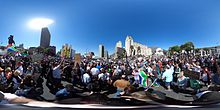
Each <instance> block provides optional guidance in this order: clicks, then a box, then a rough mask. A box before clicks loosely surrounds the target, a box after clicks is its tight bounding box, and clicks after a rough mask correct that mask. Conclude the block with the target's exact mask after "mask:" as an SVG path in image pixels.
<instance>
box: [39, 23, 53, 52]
mask: <svg viewBox="0 0 220 110" xmlns="http://www.w3.org/2000/svg"><path fill="white" fill-rule="evenodd" d="M50 37H51V36H50V32H49V29H48V28H47V27H45V28H42V30H41V39H40V46H41V47H44V48H48V47H49V46H50Z"/></svg>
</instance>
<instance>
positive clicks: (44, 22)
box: [28, 18, 54, 29]
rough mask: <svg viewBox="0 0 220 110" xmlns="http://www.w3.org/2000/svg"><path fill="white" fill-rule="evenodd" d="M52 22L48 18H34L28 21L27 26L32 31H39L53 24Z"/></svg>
mask: <svg viewBox="0 0 220 110" xmlns="http://www.w3.org/2000/svg"><path fill="white" fill-rule="evenodd" d="M53 23H54V21H53V20H52V19H48V18H35V19H32V20H30V21H29V23H28V26H29V27H30V28H32V29H41V28H43V27H48V26H49V25H50V24H53Z"/></svg>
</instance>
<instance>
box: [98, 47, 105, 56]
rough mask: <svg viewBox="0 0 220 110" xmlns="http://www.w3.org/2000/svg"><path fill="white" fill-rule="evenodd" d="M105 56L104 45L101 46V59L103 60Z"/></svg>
mask: <svg viewBox="0 0 220 110" xmlns="http://www.w3.org/2000/svg"><path fill="white" fill-rule="evenodd" d="M104 54H105V51H104V45H99V57H100V58H103V57H104Z"/></svg>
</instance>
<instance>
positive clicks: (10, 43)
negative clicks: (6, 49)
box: [8, 35, 15, 45]
mask: <svg viewBox="0 0 220 110" xmlns="http://www.w3.org/2000/svg"><path fill="white" fill-rule="evenodd" d="M13 38H14V36H13V35H10V36H9V37H8V44H9V45H14V44H15V41H14V39H13Z"/></svg>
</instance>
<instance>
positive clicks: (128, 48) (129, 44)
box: [125, 36, 133, 56]
mask: <svg viewBox="0 0 220 110" xmlns="http://www.w3.org/2000/svg"><path fill="white" fill-rule="evenodd" d="M132 48H133V38H132V37H131V36H127V37H126V39H125V50H126V52H127V56H131V54H132V52H131V51H132Z"/></svg>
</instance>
